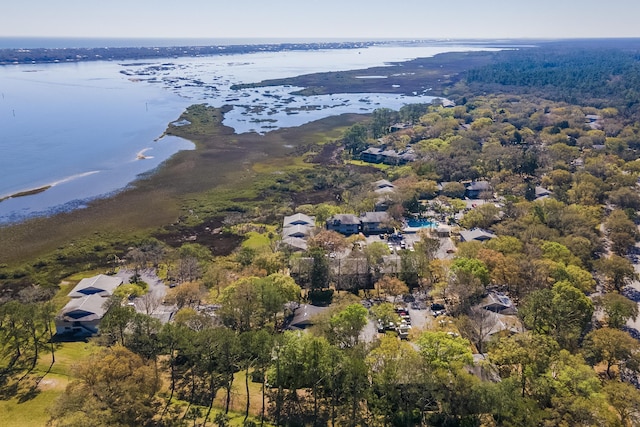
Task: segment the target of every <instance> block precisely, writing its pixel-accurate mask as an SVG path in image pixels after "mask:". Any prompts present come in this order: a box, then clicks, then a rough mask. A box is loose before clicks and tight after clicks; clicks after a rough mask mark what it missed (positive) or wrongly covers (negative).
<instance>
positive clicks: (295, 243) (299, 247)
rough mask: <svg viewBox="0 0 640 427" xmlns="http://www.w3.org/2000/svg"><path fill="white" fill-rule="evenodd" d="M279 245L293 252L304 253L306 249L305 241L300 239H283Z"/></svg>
mask: <svg viewBox="0 0 640 427" xmlns="http://www.w3.org/2000/svg"><path fill="white" fill-rule="evenodd" d="M280 245H285V246H287V247H288V248H289V249H290V250H292V251H294V252H297V251H301V252H304V251H306V250H307V248H308V246H307V241H306V240H304V239H303V238H300V237H285V238H284V239H282V240H281V241H280Z"/></svg>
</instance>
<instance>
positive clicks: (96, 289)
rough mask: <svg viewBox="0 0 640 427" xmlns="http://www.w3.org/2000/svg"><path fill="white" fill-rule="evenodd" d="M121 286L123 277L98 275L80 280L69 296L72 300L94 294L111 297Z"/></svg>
mask: <svg viewBox="0 0 640 427" xmlns="http://www.w3.org/2000/svg"><path fill="white" fill-rule="evenodd" d="M121 284H122V278H121V277H115V276H105V275H104V274H98V275H97V276H93V277H89V278H87V279H82V280H80V282H78V284H77V285H76V286H75V287H74V288H73V289H72V290H71V292H69V296H70V297H71V298H81V297H85V296H87V295H94V294H97V295H99V296H110V295H113V291H114V290H115V289H116V288H117V287H118V286H120V285H121Z"/></svg>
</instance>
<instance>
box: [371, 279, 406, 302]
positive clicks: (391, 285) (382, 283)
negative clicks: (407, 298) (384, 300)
mask: <svg viewBox="0 0 640 427" xmlns="http://www.w3.org/2000/svg"><path fill="white" fill-rule="evenodd" d="M375 288H376V289H377V290H378V294H380V293H382V294H384V295H388V296H390V297H393V298H394V300H395V298H396V297H398V295H402V294H406V293H408V292H409V288H408V287H407V285H406V284H405V283H404V282H403V281H402V280H400V279H397V278H395V277H391V276H388V275H384V276H382V279H380V280H378V281H377V282H376V284H375Z"/></svg>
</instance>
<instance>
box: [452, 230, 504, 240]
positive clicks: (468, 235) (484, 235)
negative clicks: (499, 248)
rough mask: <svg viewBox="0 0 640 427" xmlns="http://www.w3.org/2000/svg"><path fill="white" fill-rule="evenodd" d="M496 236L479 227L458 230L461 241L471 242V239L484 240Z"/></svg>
mask: <svg viewBox="0 0 640 427" xmlns="http://www.w3.org/2000/svg"><path fill="white" fill-rule="evenodd" d="M494 238H496V235H495V234H493V233H491V232H490V231H486V230H483V229H481V228H473V229H471V230H462V231H461V232H460V241H461V242H471V241H473V240H475V241H478V242H484V241H487V240H490V239H494Z"/></svg>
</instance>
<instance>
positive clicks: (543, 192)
mask: <svg viewBox="0 0 640 427" xmlns="http://www.w3.org/2000/svg"><path fill="white" fill-rule="evenodd" d="M535 192H536V199H542V198H545V197H549V196H550V195H551V190H548V189H546V188H544V187H540V186H539V185H538V186H536V189H535Z"/></svg>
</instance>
